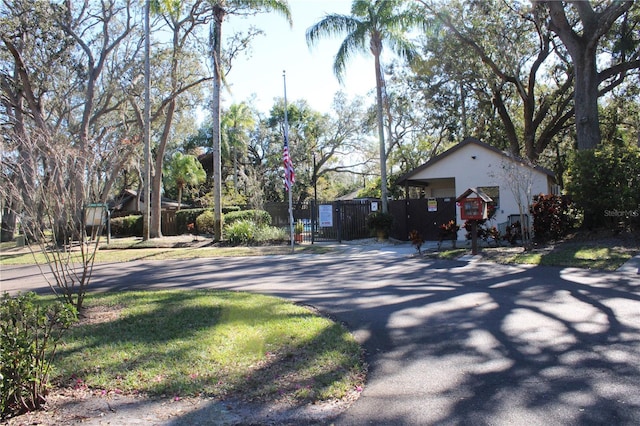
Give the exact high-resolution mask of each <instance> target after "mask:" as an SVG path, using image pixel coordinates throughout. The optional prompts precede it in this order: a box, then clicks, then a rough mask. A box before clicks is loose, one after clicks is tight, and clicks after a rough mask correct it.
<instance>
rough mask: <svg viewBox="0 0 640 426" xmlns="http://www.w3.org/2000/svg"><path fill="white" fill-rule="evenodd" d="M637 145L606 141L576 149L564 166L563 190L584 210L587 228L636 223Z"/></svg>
mask: <svg viewBox="0 0 640 426" xmlns="http://www.w3.org/2000/svg"><path fill="white" fill-rule="evenodd" d="M638 188H640V148H637V147H633V146H625V145H622V144H620V143H609V144H606V145H602V146H600V147H598V148H597V149H594V150H585V151H578V152H576V153H575V155H574V156H573V157H572V158H571V160H570V162H569V167H568V169H567V185H566V189H567V191H568V193H569V194H570V195H571V197H572V199H573V201H574V202H575V203H576V205H577V206H578V207H580V208H581V209H583V210H584V226H586V227H587V228H596V227H603V226H605V227H609V228H613V229H619V228H620V227H621V226H622V227H624V226H630V225H635V226H638V224H639V222H640V191H638Z"/></svg>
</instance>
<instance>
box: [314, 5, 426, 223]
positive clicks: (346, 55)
mask: <svg viewBox="0 0 640 426" xmlns="http://www.w3.org/2000/svg"><path fill="white" fill-rule="evenodd" d="M406 3H407V2H406V1H403V0H354V1H353V3H352V4H351V15H340V14H328V15H325V17H324V18H322V20H321V21H320V22H318V23H316V24H315V25H313V26H312V27H310V28H309V29H307V44H308V45H309V46H313V45H314V44H315V43H316V42H317V41H318V40H319V39H320V38H322V37H325V36H329V37H331V36H342V35H343V34H346V37H345V39H344V40H343V42H342V44H341V45H340V48H339V49H338V53H337V54H336V56H335V59H334V64H333V72H334V74H335V75H336V77H337V78H338V80H339V81H340V82H342V77H343V75H344V73H345V68H346V63H347V61H348V60H349V59H350V58H351V56H353V55H354V54H356V53H366V50H367V47H368V48H369V51H370V52H371V54H372V55H373V58H374V64H375V72H376V95H377V104H376V107H377V108H376V115H377V120H378V137H379V138H380V178H381V179H380V180H381V192H382V194H381V198H382V211H383V212H384V213H387V211H388V206H387V204H388V203H387V194H388V191H387V162H386V157H387V153H386V145H385V141H384V115H383V112H384V105H385V81H384V75H383V72H382V66H381V64H380V55H381V54H382V47H383V45H387V46H388V47H389V48H390V49H391V50H392V51H393V52H394V53H396V54H397V55H398V56H400V57H403V58H405V59H407V60H411V59H413V57H414V56H415V49H414V46H413V45H412V44H411V43H410V42H409V40H408V39H407V38H406V31H407V30H408V29H409V28H411V27H414V26H417V24H418V23H420V22H422V21H421V20H420V17H419V15H418V14H416V13H412V11H411V10H409V9H407V8H405V9H402V6H403V5H404V4H406ZM388 124H389V125H390V123H388Z"/></svg>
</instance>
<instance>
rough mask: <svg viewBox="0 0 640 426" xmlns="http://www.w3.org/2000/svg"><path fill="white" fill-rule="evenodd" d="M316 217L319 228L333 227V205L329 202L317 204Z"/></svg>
mask: <svg viewBox="0 0 640 426" xmlns="http://www.w3.org/2000/svg"><path fill="white" fill-rule="evenodd" d="M318 218H319V219H320V227H321V228H331V227H333V206H332V205H331V204H320V205H319V206H318Z"/></svg>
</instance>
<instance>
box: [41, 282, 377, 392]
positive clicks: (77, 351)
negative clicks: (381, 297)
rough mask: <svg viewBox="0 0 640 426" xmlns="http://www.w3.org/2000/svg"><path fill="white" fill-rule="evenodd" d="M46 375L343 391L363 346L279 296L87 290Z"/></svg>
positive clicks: (94, 383)
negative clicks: (76, 318)
mask: <svg viewBox="0 0 640 426" xmlns="http://www.w3.org/2000/svg"><path fill="white" fill-rule="evenodd" d="M85 307H86V309H85V310H84V311H83V314H84V318H83V319H82V320H81V322H79V323H78V324H77V325H75V326H73V327H72V328H71V329H70V330H69V331H68V332H67V334H65V336H64V337H63V341H62V343H61V344H60V345H59V347H58V352H57V354H56V359H55V361H54V369H53V374H52V382H53V383H56V384H57V385H58V386H71V387H76V388H79V387H82V388H90V389H91V390H93V391H95V392H98V393H103V394H108V393H111V392H115V393H127V394H145V395H164V396H171V397H174V396H175V397H184V396H196V395H206V396H213V397H225V396H234V397H239V398H242V399H245V400H271V401H273V400H287V401H297V402H302V401H314V400H327V399H332V398H342V397H344V396H345V395H346V394H347V393H348V392H350V391H352V390H354V389H356V387H358V386H362V384H363V381H364V376H365V366H364V364H363V360H362V352H361V349H360V347H359V345H358V344H357V342H356V341H355V340H354V339H353V337H352V336H351V335H350V334H349V333H348V332H347V330H346V329H345V328H343V327H342V326H341V325H339V324H336V323H334V322H332V321H330V320H328V319H327V318H324V317H321V316H319V315H317V314H315V313H314V312H312V311H311V310H310V309H308V308H306V307H302V306H298V305H295V304H292V303H289V302H287V301H285V300H283V299H279V298H275V297H268V296H261V295H253V294H247V293H237V292H224V291H204V290H196V291H193V290H191V291H159V292H123V293H117V294H110V293H104V294H90V295H89V296H88V297H87V299H86V301H85Z"/></svg>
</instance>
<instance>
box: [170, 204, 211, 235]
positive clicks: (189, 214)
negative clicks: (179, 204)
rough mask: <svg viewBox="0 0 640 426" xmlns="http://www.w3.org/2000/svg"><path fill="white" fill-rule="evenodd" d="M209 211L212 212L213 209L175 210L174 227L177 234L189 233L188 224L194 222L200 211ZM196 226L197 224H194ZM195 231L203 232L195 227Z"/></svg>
mask: <svg viewBox="0 0 640 426" xmlns="http://www.w3.org/2000/svg"><path fill="white" fill-rule="evenodd" d="M207 211H210V212H212V213H213V209H184V210H178V211H177V212H176V229H177V232H178V235H182V234H187V233H190V231H189V228H188V225H189V224H190V223H196V219H198V216H200V215H201V214H202V213H204V212H207ZM196 226H197V224H196ZM195 231H196V232H203V231H201V230H200V229H196V230H195Z"/></svg>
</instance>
